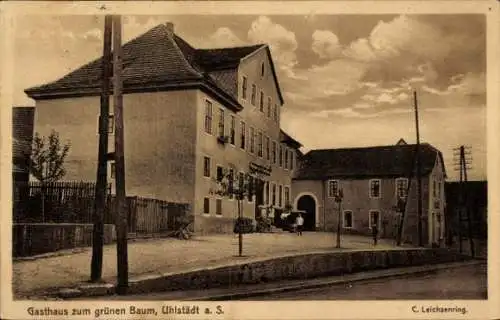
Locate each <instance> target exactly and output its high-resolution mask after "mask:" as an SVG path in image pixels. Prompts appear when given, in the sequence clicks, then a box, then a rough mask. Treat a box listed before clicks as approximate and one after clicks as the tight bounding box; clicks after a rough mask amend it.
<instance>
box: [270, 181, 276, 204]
mask: <svg viewBox="0 0 500 320" xmlns="http://www.w3.org/2000/svg"><path fill="white" fill-rule="evenodd" d="M271 195H272V199H271V200H272V205H273V206H275V205H276V184H274V183H273V184H272V186H271Z"/></svg>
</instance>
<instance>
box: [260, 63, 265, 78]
mask: <svg viewBox="0 0 500 320" xmlns="http://www.w3.org/2000/svg"><path fill="white" fill-rule="evenodd" d="M264 71H265V68H264V62H262V64H261V65H260V77H261V78H263V77H264Z"/></svg>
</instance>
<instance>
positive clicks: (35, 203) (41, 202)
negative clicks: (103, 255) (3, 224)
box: [13, 181, 111, 223]
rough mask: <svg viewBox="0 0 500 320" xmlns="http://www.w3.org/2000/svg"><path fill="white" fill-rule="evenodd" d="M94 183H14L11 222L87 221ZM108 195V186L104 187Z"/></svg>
mask: <svg viewBox="0 0 500 320" xmlns="http://www.w3.org/2000/svg"><path fill="white" fill-rule="evenodd" d="M95 188H96V184H95V182H84V181H59V182H50V183H44V184H42V183H40V182H29V183H17V184H15V185H14V195H13V199H14V203H13V214H14V222H37V223H45V222H54V223H91V222H92V216H93V214H94V211H95ZM107 192H108V194H109V193H110V192H111V186H108V188H107Z"/></svg>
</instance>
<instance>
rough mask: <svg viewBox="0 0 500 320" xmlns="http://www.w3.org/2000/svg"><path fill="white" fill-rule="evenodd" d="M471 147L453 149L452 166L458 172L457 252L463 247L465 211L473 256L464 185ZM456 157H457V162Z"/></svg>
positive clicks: (469, 162)
mask: <svg viewBox="0 0 500 320" xmlns="http://www.w3.org/2000/svg"><path fill="white" fill-rule="evenodd" d="M470 149H471V147H469V146H463V145H462V146H460V147H458V148H454V149H453V151H454V152H453V156H454V158H455V159H454V160H455V161H454V165H455V170H456V171H460V180H459V181H460V182H459V206H458V241H459V250H460V252H462V251H463V245H462V239H463V231H462V227H463V223H462V222H464V218H463V211H464V210H465V213H466V218H465V221H466V222H467V231H468V238H469V248H470V253H471V256H473V257H474V256H475V250H474V240H473V235H472V222H471V215H470V210H469V204H468V200H467V189H466V184H467V170H468V169H471V166H470V164H471V162H472V156H471V154H472V153H471V150H470ZM456 157H459V159H458V161H457V159H456Z"/></svg>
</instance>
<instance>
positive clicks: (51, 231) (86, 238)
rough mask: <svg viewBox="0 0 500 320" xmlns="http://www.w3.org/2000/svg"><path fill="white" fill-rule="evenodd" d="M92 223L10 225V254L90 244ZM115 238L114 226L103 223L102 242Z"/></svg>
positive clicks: (51, 250) (42, 251)
mask: <svg viewBox="0 0 500 320" xmlns="http://www.w3.org/2000/svg"><path fill="white" fill-rule="evenodd" d="M92 229H93V225H92V224H76V223H19V224H14V225H13V226H12V255H13V256H14V257H22V256H32V255H37V254H42V253H47V252H54V251H58V250H62V249H72V248H77V247H87V246H91V245H92ZM114 240H116V232H115V226H114V225H112V224H105V225H104V244H110V243H112V242H113V241H114Z"/></svg>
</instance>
